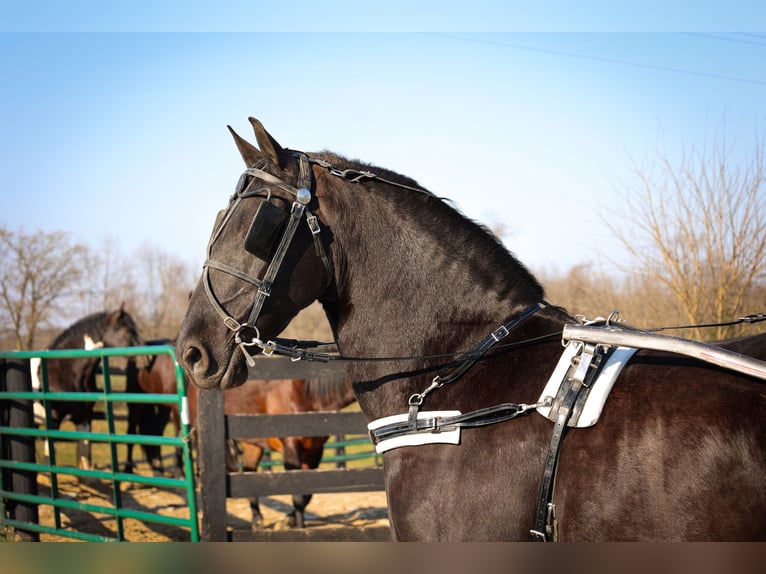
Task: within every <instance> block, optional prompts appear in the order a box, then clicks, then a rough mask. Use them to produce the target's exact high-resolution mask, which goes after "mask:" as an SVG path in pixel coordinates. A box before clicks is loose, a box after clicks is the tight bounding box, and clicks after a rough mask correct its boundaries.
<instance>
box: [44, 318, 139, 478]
mask: <svg viewBox="0 0 766 574" xmlns="http://www.w3.org/2000/svg"><path fill="white" fill-rule="evenodd" d="M140 344H141V337H140V336H139V334H138V330H137V328H136V324H135V322H134V321H133V318H132V317H131V316H130V314H129V313H128V312H127V311H125V309H124V307H123V306H120V308H119V309H117V310H115V311H111V312H101V313H94V314H92V315H88V316H87V317H84V318H82V319H80V320H79V321H77V322H75V323H74V324H73V325H71V326H70V327H68V328H67V329H66V330H64V331H63V332H61V333H60V334H59V335H58V336H57V337H56V338H55V339H54V340H53V342H52V343H51V345H50V346H49V348H50V349H83V348H86V347H89V346H91V347H92V346H96V347H98V346H104V347H129V346H135V345H140ZM99 362H100V359H99V358H98V357H80V358H76V359H48V360H47V362H46V367H47V374H48V390H49V391H52V392H96V391H97V390H98V389H97V386H96V372H97V370H98V367H99ZM94 406H95V405H94V403H93V402H91V401H57V400H52V401H50V402H49V408H50V416H51V428H52V429H58V428H59V427H60V426H61V423H62V422H63V421H64V420H65V419H66V418H67V417H68V418H70V419H71V421H72V423H73V424H74V425H75V427H76V429H77V430H78V431H81V432H90V428H91V420H92V419H93V408H94ZM77 461H78V465H79V466H81V467H83V468H89V467H90V444H89V442H88V441H80V442H79V443H78V448H77Z"/></svg>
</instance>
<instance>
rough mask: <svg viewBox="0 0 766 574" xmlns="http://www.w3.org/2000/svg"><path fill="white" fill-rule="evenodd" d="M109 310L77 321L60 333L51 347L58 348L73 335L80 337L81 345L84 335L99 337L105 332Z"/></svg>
mask: <svg viewBox="0 0 766 574" xmlns="http://www.w3.org/2000/svg"><path fill="white" fill-rule="evenodd" d="M106 316H107V312H106V311H101V312H98V313H92V314H91V315H88V316H87V317H83V318H82V319H80V320H78V321H76V322H75V323H73V324H72V325H70V326H69V327H67V328H66V329H64V330H63V331H62V332H61V333H59V334H58V335H57V336H56V338H55V339H53V342H52V343H51V344H50V346H49V348H51V349H57V348H59V347H60V346H61V345H63V344H64V343H65V341H67V340H68V339H70V338H72V337H79V338H80V341H79V346H80V347H81V346H82V337H83V336H85V335H89V336H91V337H94V336H95V337H99V336H100V335H101V334H102V333H103V332H104V322H105V320H106Z"/></svg>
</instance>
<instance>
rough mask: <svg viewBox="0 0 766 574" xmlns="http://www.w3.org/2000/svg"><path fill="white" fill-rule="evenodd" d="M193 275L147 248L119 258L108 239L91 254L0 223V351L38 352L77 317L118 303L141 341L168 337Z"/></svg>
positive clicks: (59, 238)
mask: <svg viewBox="0 0 766 574" xmlns="http://www.w3.org/2000/svg"><path fill="white" fill-rule="evenodd" d="M198 275H199V270H198V269H196V268H195V267H194V266H193V265H192V264H191V263H187V262H184V261H181V260H180V259H179V258H178V257H176V256H174V255H172V254H169V253H166V252H164V251H163V250H162V249H160V248H158V247H156V246H153V245H150V244H145V245H143V246H142V247H140V248H139V249H137V250H136V251H135V252H134V253H133V254H132V255H130V256H129V257H123V256H121V254H120V252H119V247H118V245H117V241H116V240H114V239H107V240H105V241H104V243H103V244H101V245H100V246H99V249H98V250H94V249H93V248H92V247H90V246H87V245H84V244H81V243H77V242H75V241H74V240H73V239H72V237H71V235H69V234H67V233H65V232H63V231H36V232H26V231H24V230H23V229H21V230H12V229H9V228H8V227H7V226H5V225H2V226H0V310H1V312H0V346H1V347H2V348H4V349H40V348H43V347H45V346H46V345H47V344H48V343H49V342H50V340H51V338H52V337H53V336H54V335H55V334H56V333H57V332H59V331H60V330H62V329H64V328H66V327H67V326H68V325H70V324H71V323H73V322H74V321H76V320H77V319H79V318H81V317H84V316H86V315H89V314H91V313H95V312H98V311H105V310H112V309H116V308H117V307H119V306H120V305H121V304H122V303H124V304H125V308H126V309H127V310H128V311H129V312H130V314H131V315H132V316H133V317H134V318H135V319H136V321H137V322H138V324H139V328H140V330H141V334H142V335H143V336H144V338H146V339H151V338H174V337H175V336H176V334H177V333H178V329H179V327H180V324H181V320H182V319H183V315H184V313H185V311H186V306H187V303H188V297H189V293H190V291H191V290H192V289H193V288H194V284H195V281H196V279H197V276H198Z"/></svg>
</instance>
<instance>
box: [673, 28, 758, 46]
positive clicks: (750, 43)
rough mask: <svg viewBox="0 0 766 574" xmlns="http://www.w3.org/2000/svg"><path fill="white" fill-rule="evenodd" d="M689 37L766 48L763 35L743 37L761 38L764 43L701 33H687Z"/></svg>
mask: <svg viewBox="0 0 766 574" xmlns="http://www.w3.org/2000/svg"><path fill="white" fill-rule="evenodd" d="M686 34H687V35H688V36H697V37H699V38H711V39H713V40H721V41H723V42H734V43H736V44H748V45H750V46H765V47H766V36H765V35H762V34H744V33H743V34H741V35H742V36H751V37H756V38H761V39H763V40H764V41H763V42H756V41H754V40H741V39H739V38H732V37H730V36H722V35H721V34H703V33H700V32H686Z"/></svg>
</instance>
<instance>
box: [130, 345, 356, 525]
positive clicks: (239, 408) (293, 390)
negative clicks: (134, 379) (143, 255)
mask: <svg viewBox="0 0 766 574" xmlns="http://www.w3.org/2000/svg"><path fill="white" fill-rule="evenodd" d="M175 376H176V375H175V363H174V361H173V359H172V358H171V357H170V356H168V355H157V356H156V357H155V359H154V361H153V362H152V363H151V364H150V365H149V366H148V367H146V368H143V369H141V370H140V371H139V378H138V381H139V385H140V387H141V389H142V390H143V391H144V392H147V393H175V392H176V379H175ZM187 396H188V399H189V416H190V418H191V422H192V426H196V421H197V413H198V406H197V405H198V401H197V388H196V387H195V386H193V385H190V386H189V387H188V388H187ZM355 400H356V397H355V396H354V391H353V389H352V388H351V384H350V383H349V382H347V381H343V380H332V379H331V380H312V379H309V380H303V379H277V380H248V381H246V382H245V384H243V385H242V386H240V387H237V388H235V389H232V390H231V391H230V392H227V393H226V394H225V395H224V413H225V414H226V415H252V414H282V413H304V412H311V411H334V410H338V409H342V408H343V407H346V406H348V405H350V404H351V403H352V402H354V401H355ZM158 416H159V417H162V415H161V414H159V415H158ZM179 416H180V414H179V412H178V407H177V406H176V405H172V406H171V407H170V417H171V420H172V422H173V424H174V426H175V428H176V429H179V428H180V427H179ZM164 421H165V422H167V418H165V419H164ZM147 424H150V423H147ZM160 424H162V427H164V424H165V423H164V422H162V419H161V418H160ZM161 432H162V431H161V430H160V431H159V433H158V434H161ZM327 439H328V437H326V436H325V437H272V438H268V439H252V440H242V441H240V442H239V447H240V450H241V464H242V469H243V470H245V471H253V472H254V471H256V470H257V469H258V465H259V463H260V462H261V459H262V458H263V451H264V449H265V448H267V449H269V450H272V451H276V452H281V453H282V460H283V462H284V467H285V469H286V470H293V469H304V470H305V469H315V468H317V467H318V466H319V463H320V462H321V460H322V454H323V451H324V444H325V442H327ZM227 453H228V454H231V450H228V451H227ZM227 467H228V470H229V471H230V472H233V471H235V470H237V468H238V464H237V461H236V459H235V458H234V456H228V457H227ZM176 468H177V469H180V468H183V466H182V462H181V460H180V452H179V453H177V464H176ZM311 496H312V495H311V494H302V495H294V496H293V510H292V512H290V513H289V514H288V522H289V524H290V526H296V527H298V528H303V526H304V522H305V519H304V511H305V508H306V505H307V504H308V503H309V501H310V500H311ZM250 507H251V509H252V513H253V516H252V522H253V527H254V528H258V527H259V526H261V525H262V523H263V516H262V515H261V511H260V505H259V503H258V499H257V498H252V499H250Z"/></svg>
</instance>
